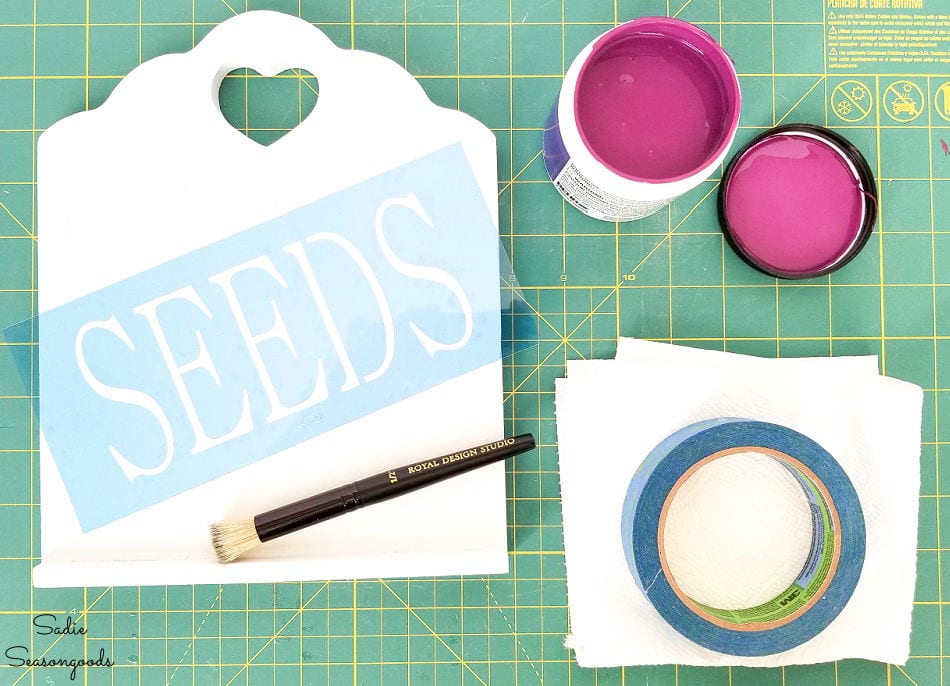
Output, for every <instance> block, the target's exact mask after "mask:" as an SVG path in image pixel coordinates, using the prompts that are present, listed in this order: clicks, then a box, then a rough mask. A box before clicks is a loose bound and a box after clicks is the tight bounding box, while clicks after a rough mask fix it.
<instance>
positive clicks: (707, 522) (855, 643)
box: [556, 339, 923, 667]
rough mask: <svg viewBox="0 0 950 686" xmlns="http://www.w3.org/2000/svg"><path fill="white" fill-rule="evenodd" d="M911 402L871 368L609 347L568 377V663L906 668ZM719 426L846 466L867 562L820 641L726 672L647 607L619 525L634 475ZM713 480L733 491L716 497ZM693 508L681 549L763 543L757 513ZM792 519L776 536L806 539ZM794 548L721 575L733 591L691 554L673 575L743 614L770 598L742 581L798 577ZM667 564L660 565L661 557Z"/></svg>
mask: <svg viewBox="0 0 950 686" xmlns="http://www.w3.org/2000/svg"><path fill="white" fill-rule="evenodd" d="M922 402H923V393H922V391H921V389H920V388H919V387H917V386H914V385H913V384H909V383H905V382H903V381H898V380H895V379H891V378H888V377H884V376H880V375H879V374H878V366H877V358H876V357H874V356H868V357H838V358H799V359H764V358H756V357H749V356H744V355H737V354H733V353H723V352H715V351H707V350H698V349H693V348H686V347H681V346H673V345H668V344H664V343H651V342H647V341H641V340H635V339H621V340H620V341H619V343H618V347H617V355H616V359H614V360H578V361H570V362H568V363H567V378H564V379H558V380H557V382H556V412H557V433H558V445H559V459H560V478H561V498H562V507H563V518H564V545H565V555H566V564H567V586H568V601H569V606H570V621H571V634H570V635H569V636H568V637H567V644H568V646H570V647H572V648H573V649H574V651H575V656H576V658H577V662H578V664H580V665H581V666H583V667H615V666H621V665H643V664H690V665H747V666H759V667H768V666H779V665H791V664H807V663H814V662H826V661H830V660H837V659H843V658H865V659H870V660H879V661H882V662H891V663H896V664H903V663H904V662H906V660H907V658H908V656H909V652H910V627H911V609H912V604H913V594H914V579H915V561H916V549H917V534H916V532H917V505H918V492H919V488H920V420H921V407H922ZM717 417H742V418H747V419H755V420H759V421H765V422H773V423H776V424H782V425H784V426H787V427H789V428H791V429H794V430H796V431H798V432H800V433H803V434H805V435H806V436H809V437H810V438H812V439H813V440H815V441H817V442H818V443H819V444H820V445H821V446H822V447H824V448H825V449H826V450H827V451H828V452H829V453H830V454H831V455H833V456H834V457H835V459H836V460H837V461H838V462H839V463H840V465H841V466H842V467H843V469H844V470H845V472H846V473H847V475H848V477H849V478H850V480H851V482H852V484H853V485H854V488H855V490H856V491H857V494H858V497H859V499H860V502H861V507H862V509H863V513H864V519H865V526H866V530H867V548H866V555H865V563H864V568H863V571H862V574H861V578H860V580H859V582H858V585H857V587H856V589H855V591H854V594H853V595H852V597H851V600H850V601H849V602H848V604H847V605H846V606H845V608H844V609H843V610H842V612H841V613H840V615H838V617H837V618H836V619H835V620H834V621H833V622H832V623H831V624H830V625H829V626H828V627H827V628H826V629H825V630H824V631H823V632H822V633H820V634H819V635H818V636H816V637H815V638H813V639H811V640H810V641H807V642H806V643H804V644H802V645H800V646H798V647H796V648H793V649H792V650H788V651H786V652H783V653H778V654H774V655H770V656H766V657H751V658H750V657H736V656H733V655H724V654H721V653H717V652H714V651H711V650H708V649H706V648H703V647H701V646H699V645H697V644H695V643H693V642H692V641H689V640H688V639H686V638H684V637H683V636H681V635H680V634H679V633H677V632H676V631H675V630H674V629H673V628H672V627H670V626H669V625H668V624H667V623H666V621H665V620H664V619H663V618H662V617H661V616H660V615H659V614H658V613H657V611H656V610H655V609H654V608H653V606H652V605H651V604H650V602H649V601H648V600H647V598H646V597H645V596H644V594H643V593H642V592H641V591H640V589H639V588H638V587H637V586H636V584H635V582H634V578H633V576H632V575H631V573H630V570H629V568H628V566H627V563H626V560H625V559H624V553H623V549H622V544H621V537H620V520H621V510H622V506H623V501H624V496H625V495H626V491H627V487H628V485H629V483H630V479H631V477H632V476H633V473H634V472H635V471H636V469H637V467H638V466H639V465H640V463H641V462H642V460H643V459H644V458H645V457H646V456H647V454H648V453H649V452H650V451H651V450H652V449H653V448H654V447H656V445H657V444H658V443H660V442H661V441H662V440H663V439H664V438H666V437H667V436H669V435H671V434H673V433H674V432H675V431H677V430H678V429H681V428H683V427H685V426H688V425H690V424H693V423H695V422H698V421H702V420H706V419H713V418H717ZM713 464H715V463H713ZM707 469H708V468H707ZM764 469H765V471H762V470H758V471H759V473H758V474H753V473H752V472H753V471H756V470H753V469H749V470H748V473H745V474H736V473H735V472H734V470H732V471H730V469H721V470H719V472H720V473H719V474H716V473H714V472H712V471H710V472H709V473H708V474H705V478H704V482H703V484H702V487H701V488H700V489H699V490H697V491H695V493H696V494H697V495H701V494H703V493H715V492H717V488H719V487H725V486H730V487H735V486H736V483H737V482H738V481H739V480H740V478H745V479H748V480H751V481H747V485H748V484H753V485H754V480H755V479H762V478H764V477H763V476H762V474H765V473H766V472H767V469H768V468H767V467H765V468H764ZM717 479H718V480H729V483H728V484H726V483H719V484H717V483H716V480H717ZM688 483H689V482H688ZM763 483H764V485H763V488H762V489H756V488H751V489H748V490H750V492H751V496H750V497H752V500H751V501H748V502H754V499H755V498H756V497H758V498H759V500H760V501H764V502H765V503H766V504H767V503H768V502H771V501H772V500H773V499H778V500H781V499H782V498H785V497H786V496H788V494H789V491H788V489H787V488H785V487H784V486H783V485H782V484H781V483H777V482H776V483H772V484H769V483H767V482H763ZM766 487H768V488H771V489H772V491H768V490H767V489H766ZM684 488H685V487H684ZM783 489H784V490H783ZM734 490H735V489H734V488H733V491H734ZM793 490H794V489H793ZM783 494H784V495H783ZM680 495H683V494H682V493H681V494H679V495H678V497H679V496H680ZM763 496H765V497H763ZM699 500H702V499H701V498H698V497H694V498H693V502H694V505H695V506H696V507H701V508H702V512H703V516H702V517H693V518H690V517H689V516H688V515H689V510H690V507H691V505H690V504H689V499H687V503H686V505H685V507H682V508H681V510H682V512H685V513H686V514H685V515H683V516H681V517H680V518H679V521H680V522H681V528H682V529H683V532H682V533H683V536H685V537H686V539H685V540H689V538H688V537H689V536H693V537H694V539H695V538H696V536H697V535H698V534H702V535H715V534H717V533H718V534H722V532H721V531H718V529H717V528H718V527H720V525H721V524H722V523H723V522H730V521H732V522H735V521H743V522H746V523H747V525H746V526H744V527H743V529H744V531H741V532H740V533H743V534H744V533H749V536H746V537H745V539H746V542H748V540H756V539H755V534H756V531H758V534H759V539H758V540H767V539H768V537H767V536H764V535H763V532H764V531H765V530H766V529H767V528H768V527H769V526H772V527H774V526H775V519H774V517H771V518H770V517H769V516H768V512H767V511H766V509H765V508H763V509H762V510H761V511H760V512H758V513H749V512H746V513H745V519H742V518H741V517H740V518H739V519H738V520H737V519H736V516H735V512H730V511H729V508H730V506H731V505H734V500H730V501H728V502H721V503H718V501H717V500H716V499H715V498H706V500H707V501H708V502H702V503H700V502H698V501H699ZM789 502H791V501H789ZM717 503H718V504H717ZM717 507H719V508H720V510H721V511H720V512H717V511H716V508H717ZM790 508H791V509H790V510H789V511H790V512H791V513H792V515H791V520H789V521H786V522H785V524H784V526H786V527H787V528H788V529H789V531H790V532H791V534H796V532H798V533H800V531H801V529H800V527H810V526H811V525H810V521H809V520H808V517H807V516H803V517H798V515H797V514H796V510H795V509H794V504H791V505H790ZM773 509H775V508H773ZM778 509H780V508H778ZM798 514H801V513H798ZM798 519H800V520H801V521H796V520H798ZM695 520H700V521H695ZM704 527H705V528H704ZM745 530H747V531H745ZM667 531H668V532H669V529H667ZM808 531H810V529H808ZM726 534H727V535H728V532H726ZM732 535H733V536H735V535H736V532H732ZM796 535H797V534H796ZM809 535H810V534H809ZM796 540H797V541H798V542H796ZM680 542H682V539H681V541H680ZM800 545H801V536H798V538H797V539H796V537H795V535H790V536H789V540H788V541H786V542H785V543H784V544H783V545H774V546H771V547H768V546H765V547H763V548H762V550H761V555H760V558H759V560H757V564H756V569H754V570H733V571H734V572H736V573H735V574H733V575H732V576H731V577H728V576H726V577H723V578H720V579H717V578H715V575H716V574H719V575H720V576H722V575H727V574H728V571H729V570H728V568H726V569H722V570H717V569H715V568H714V567H713V566H712V565H710V564H709V560H708V558H706V560H705V562H704V558H703V556H702V555H698V554H697V555H695V556H692V557H691V556H690V554H689V550H690V549H692V550H697V549H698V548H699V546H691V545H685V546H682V547H684V548H685V549H686V552H685V553H684V554H682V555H679V556H678V558H677V560H676V563H677V564H678V570H679V571H678V572H677V580H678V581H679V580H682V581H684V582H685V583H687V584H691V585H692V587H694V588H698V589H699V591H698V592H700V593H702V592H704V590H703V586H704V585H705V587H706V589H707V590H708V591H709V592H710V593H717V592H718V593H719V596H720V597H725V598H726V599H727V600H728V601H729V602H735V603H737V604H738V606H739V607H742V606H743V603H742V601H743V598H742V595H743V590H744V589H745V586H744V585H743V584H747V585H749V588H748V596H747V597H748V599H750V600H751V599H758V598H759V596H760V595H761V594H762V592H763V588H765V587H768V586H769V584H771V587H775V585H776V584H775V579H773V578H767V579H764V580H763V581H762V583H761V584H760V585H759V587H752V582H751V581H750V580H749V579H750V578H755V575H757V574H758V575H761V574H763V573H765V572H763V571H762V570H782V569H783V567H786V568H787V567H789V565H790V564H791V566H792V567H794V565H795V564H797V563H795V562H791V563H790V562H789V558H788V554H789V551H788V548H789V546H791V547H795V546H799V547H800ZM667 551H668V554H669V555H670V556H671V557H672V556H673V553H671V552H669V545H668V546H667ZM773 558H774V559H773ZM672 564H673V560H671V565H672ZM794 571H795V570H793V572H794ZM741 572H746V575H745V576H743V574H742V573H741ZM776 573H777V574H781V573H784V572H781V571H776ZM704 580H706V583H705V584H704ZM730 584H731V586H730ZM778 586H781V584H780V583H779V584H778ZM737 596H738V597H737ZM724 602H725V601H724ZM753 602H754V601H753ZM751 604H753V603H752V602H750V603H748V604H746V605H745V606H746V607H748V606H750V605H751Z"/></svg>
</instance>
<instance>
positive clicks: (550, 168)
mask: <svg viewBox="0 0 950 686" xmlns="http://www.w3.org/2000/svg"><path fill="white" fill-rule="evenodd" d="M739 107H740V96H739V80H738V78H737V76H736V70H735V67H734V65H733V63H732V60H731V59H730V58H729V56H728V55H727V54H726V52H725V51H724V50H723V49H722V48H721V47H720V46H719V45H718V44H717V43H716V41H714V40H713V39H712V37H711V36H710V35H709V34H707V33H706V32H705V31H703V30H701V29H699V28H698V27H696V26H693V25H692V24H690V23H687V22H684V21H680V20H678V19H670V18H667V17H644V18H642V19H636V20H634V21H631V22H627V23H625V24H621V25H620V26H617V27H615V28H613V29H611V30H610V31H607V32H606V33H605V34H603V35H601V36H600V37H598V38H596V39H594V40H593V41H592V42H591V43H590V44H588V45H587V46H586V47H585V48H584V49H583V50H582V51H581V53H580V54H579V55H578V56H577V58H576V59H575V60H574V62H573V63H572V64H571V67H570V69H568V71H567V74H566V75H565V77H564V83H563V85H562V86H561V92H560V95H559V96H558V100H557V102H556V103H555V105H554V108H553V110H552V112H551V117H550V119H549V121H548V125H547V127H546V128H545V131H544V163H545V166H546V167H547V172H548V175H549V176H550V177H551V180H552V181H553V182H554V185H555V186H556V187H557V189H558V191H560V193H561V195H563V196H564V198H565V199H566V200H567V201H568V202H570V203H571V204H572V205H574V206H575V207H577V208H578V209H580V210H581V211H582V212H584V213H586V214H588V215H590V216H592V217H596V218H598V219H604V220H607V221H629V220H632V219H639V218H640V217H645V216H647V215H650V214H653V213H654V212H656V211H657V210H659V209H661V208H662V207H664V206H665V205H666V204H667V203H669V202H670V201H671V200H673V199H674V198H675V197H677V196H679V195H682V194H683V193H685V192H686V191H688V190H690V189H692V188H695V187H696V186H698V185H699V184H700V183H702V182H703V181H704V180H705V179H707V178H708V177H709V176H710V175H711V174H712V173H713V171H715V169H716V168H717V167H718V166H719V164H721V163H722V161H723V160H724V159H725V157H726V153H727V152H728V150H729V146H730V145H731V144H732V140H733V138H734V137H735V133H736V128H737V127H738V125H739Z"/></svg>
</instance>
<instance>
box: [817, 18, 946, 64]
mask: <svg viewBox="0 0 950 686" xmlns="http://www.w3.org/2000/svg"><path fill="white" fill-rule="evenodd" d="M932 5H939V6H940V9H941V10H946V9H947V4H946V3H945V2H939V3H938V2H936V1H935V0H826V12H827V16H826V18H825V27H826V36H825V38H826V40H825V50H826V54H825V63H826V64H827V66H828V71H829V72H832V73H841V72H849V71H851V72H854V71H861V72H865V73H876V74H896V73H907V72H908V71H921V72H928V73H930V72H938V71H940V72H942V71H946V70H947V68H950V14H947V13H934V12H932V11H928V8H929V7H930V6H932ZM908 67H910V69H909V68H908Z"/></svg>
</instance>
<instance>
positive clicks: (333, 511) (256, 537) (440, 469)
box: [211, 434, 535, 564]
mask: <svg viewBox="0 0 950 686" xmlns="http://www.w3.org/2000/svg"><path fill="white" fill-rule="evenodd" d="M534 446H535V443H534V436H532V435H531V434H521V435H520V436H514V437H512V438H504V439H502V440H500V441H494V442H492V443H485V444H484V445H478V446H475V447H474V448H468V449H466V450H460V451H458V452H454V453H449V454H448V455H441V456H439V457H435V458H431V459H427V460H422V461H421V462H414V463H412V464H408V465H405V466H403V467H397V468H396V469H390V470H388V471H386V472H382V473H380V474H376V475H375V476H370V477H367V478H365V479H360V480H359V481H354V482H353V483H350V484H347V485H346V486H340V487H338V488H334V489H332V490H329V491H326V492H325V493H319V494H317V495H314V496H310V497H309V498H304V499H302V500H298V501H296V502H294V503H291V504H289V505H284V506H283V507H278V508H275V509H273V510H269V511H267V512H264V513H261V514H259V515H257V516H256V517H249V518H247V519H238V520H234V521H230V522H219V523H217V524H212V525H211V542H212V544H213V545H214V552H215V554H216V555H217V556H218V562H221V563H222V564H225V563H228V562H233V561H234V560H236V559H238V558H239V557H241V556H242V555H244V554H245V553H247V552H249V551H251V550H253V549H254V548H256V547H257V546H259V545H260V544H261V543H264V542H266V541H269V540H271V539H274V538H278V537H279V536H283V535H284V534H289V533H292V532H294V531H298V530H299V529H303V528H305V527H308V526H312V525H313V524H318V523H320V522H324V521H326V520H328V519H331V518H333V517H337V516H339V515H341V514H343V513H345V512H349V511H351V510H355V509H358V508H361V507H365V506H367V505H372V504H374V503H378V502H382V501H383V500H389V499H390V498H395V497H396V496H400V495H403V494H404V493H409V492H410V491H415V490H417V489H420V488H423V487H424V486H428V485H430V484H434V483H436V482H439V481H443V480H444V479H448V478H450V477H453V476H456V475H458V474H462V473H464V472H468V471H471V470H472V469H477V468H478V467H482V466H484V465H486V464H490V463H492V462H498V461H499V460H504V459H505V458H508V457H511V456H512V455H517V454H519V453H523V452H525V451H528V450H531V449H532V448H534Z"/></svg>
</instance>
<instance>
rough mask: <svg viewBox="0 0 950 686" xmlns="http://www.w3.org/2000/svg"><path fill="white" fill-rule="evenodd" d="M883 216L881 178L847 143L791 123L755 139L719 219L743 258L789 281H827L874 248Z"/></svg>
mask: <svg viewBox="0 0 950 686" xmlns="http://www.w3.org/2000/svg"><path fill="white" fill-rule="evenodd" d="M876 217H877V192H876V190H875V184H874V176H873V175H872V174H871V169H870V167H868V163H867V161H866V160H865V159H864V157H863V156H862V155H861V153H860V152H859V151H858V150H857V148H855V147H854V146H853V145H852V144H851V143H849V142H848V141H847V140H846V139H845V138H842V137H841V136H839V135H838V134H836V133H834V132H832V131H829V130H828V129H825V128H823V127H820V126H815V125H811V124H789V125H786V126H779V127H776V128H774V129H770V130H769V131H766V132H765V133H763V134H761V135H759V136H757V137H756V138H754V139H753V140H752V141H751V142H750V143H749V144H748V145H746V146H745V147H744V148H743V149H742V150H740V151H739V152H738V153H737V154H736V156H735V158H734V159H733V160H732V162H731V163H730V164H729V167H728V169H727V170H726V173H725V175H724V176H723V181H722V184H721V186H720V189H719V219H720V223H721V225H722V230H723V232H724V233H725V236H726V238H727V240H728V241H729V243H730V244H731V245H732V247H733V248H734V249H735V251H736V252H737V253H738V254H739V256H740V257H741V258H742V259H743V260H745V261H746V262H747V263H748V264H750V265H751V266H753V267H755V268H756V269H758V270H759V271H762V272H765V273H766V274H770V275H773V276H778V277H781V278H786V279H805V278H811V277H815V276H821V275H822V274H827V273H828V272H830V271H833V270H835V269H838V268H839V267H841V266H843V265H845V264H847V263H848V262H849V261H850V260H851V259H852V258H853V257H854V256H855V255H856V254H857V253H858V251H860V250H861V248H862V247H864V244H865V243H867V240H868V238H869V237H870V235H871V231H872V229H873V227H874V221H875V219H876Z"/></svg>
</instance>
